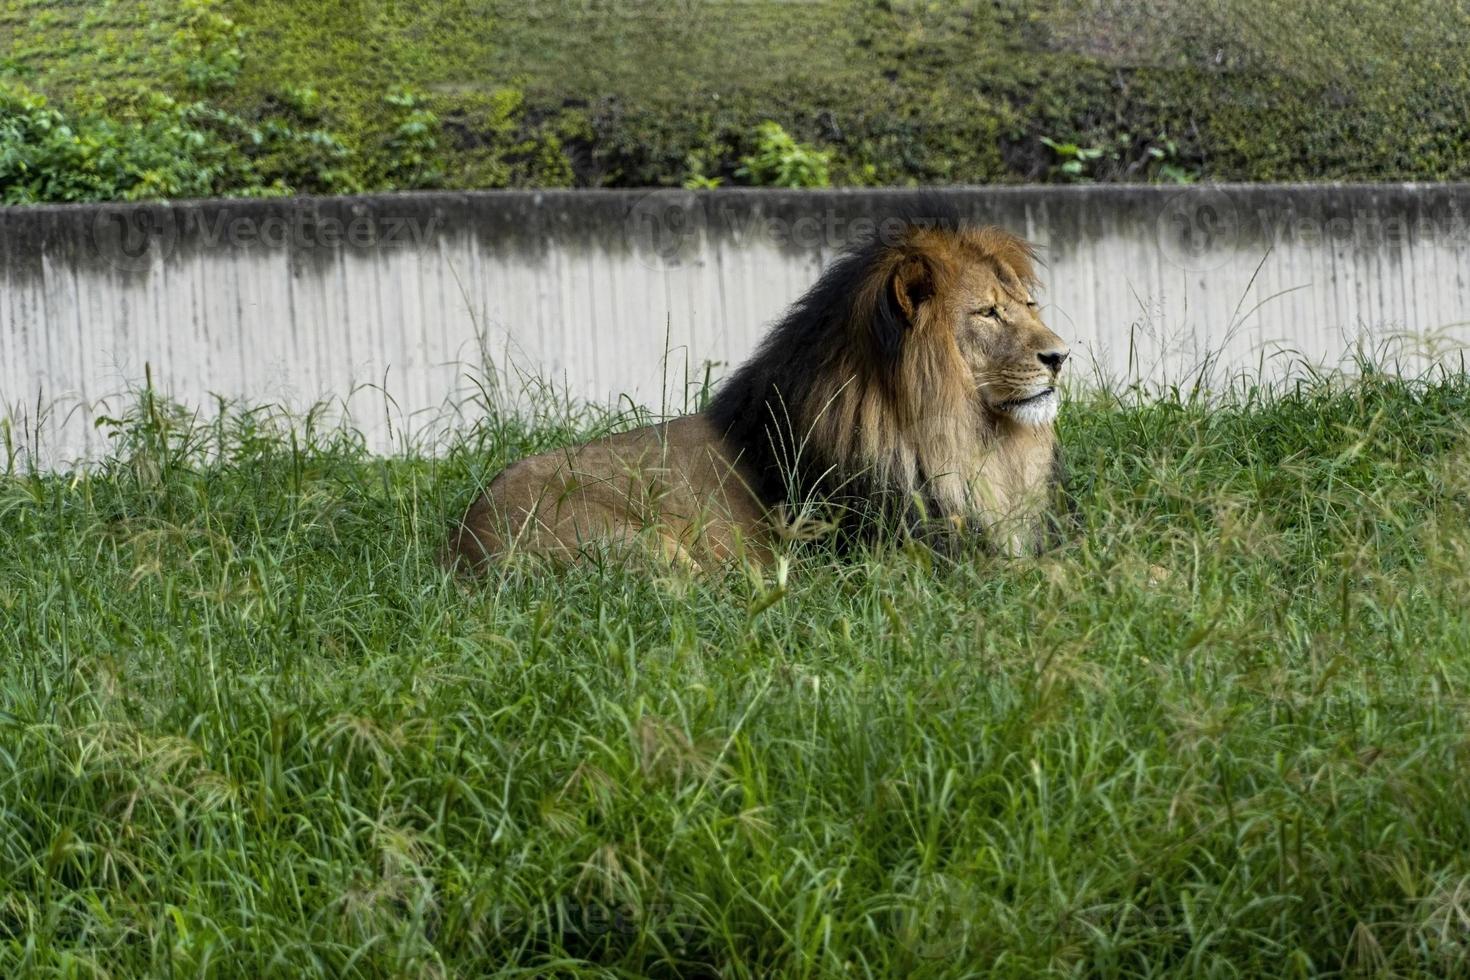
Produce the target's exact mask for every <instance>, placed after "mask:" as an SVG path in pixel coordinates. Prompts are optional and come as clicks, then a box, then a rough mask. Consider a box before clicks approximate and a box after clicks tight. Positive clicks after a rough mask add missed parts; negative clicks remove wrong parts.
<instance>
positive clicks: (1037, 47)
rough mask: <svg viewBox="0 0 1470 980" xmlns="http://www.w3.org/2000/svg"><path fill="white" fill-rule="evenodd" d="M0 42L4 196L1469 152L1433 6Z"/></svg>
mask: <svg viewBox="0 0 1470 980" xmlns="http://www.w3.org/2000/svg"><path fill="white" fill-rule="evenodd" d="M0 37H4V38H5V39H6V40H7V41H8V42H9V43H8V44H7V45H6V50H7V51H8V52H9V53H8V54H7V55H5V56H4V57H3V58H0V198H3V199H4V200H8V201H12V202H19V201H33V200H73V199H101V198H109V197H160V196H184V195H194V194H201V193H219V194H251V193H257V194H258V193H302V192H327V193H330V192H341V191H353V190H373V189H400V188H418V187H452V188H481V187H507V186H566V185H574V186H656V185H671V184H684V185H687V186H694V187H708V186H718V185H719V184H722V183H724V184H732V183H763V182H768V181H781V180H785V181H787V182H798V183H799V184H800V185H803V186H808V185H812V184H816V185H820V184H822V183H825V182H828V181H830V182H832V183H835V184H841V185H865V184H914V183H923V184H931V183H956V182H963V183H987V182H1008V181H1019V180H1056V181H1114V180H1161V181H1170V182H1176V181H1189V180H1196V179H1219V180H1291V179H1326V178H1331V179H1347V180H1396V179H1423V180H1440V179H1463V178H1466V177H1467V176H1470V133H1467V129H1466V127H1467V125H1470V124H1467V122H1466V120H1467V119H1470V8H1467V7H1465V6H1464V5H1463V4H1444V3H1440V2H1438V0H1320V2H1312V3H1305V2H1303V3H1296V4H1288V5H1285V6H1282V5H1279V4H1276V3H1274V2H1271V0H1221V2H1219V3H1212V4H1192V3H1185V2H1183V0H1177V2H1176V0H1170V2H1168V3H1165V4H1156V5H1141V4H1098V3H1094V2H1090V0H1038V2H1021V0H986V2H980V0H966V2H954V0H819V2H813V3H802V4H791V3H787V2H782V0H754V2H744V3H721V2H715V0H681V2H676V3H652V2H645V0H632V2H629V3H534V4H522V3H510V2H505V0H435V2H433V3H429V4H406V3H362V2H360V0H324V2H323V3H314V4H302V3H296V2H294V0H254V2H251V3H243V2H233V0H105V2H102V3H95V2H91V0H0ZM41 96H44V97H45V98H46V99H47V105H46V107H45V110H44V112H43V111H42V110H40V109H38V108H37V107H36V101H37V99H38V98H39V97H41ZM773 147H787V148H788V150H787V152H788V155H789V152H795V153H797V154H798V155H799V156H800V158H801V165H800V166H796V167H793V166H789V165H788V166H784V167H782V166H774V167H772V166H759V165H758V166H752V165H751V161H753V160H754V161H760V160H762V159H768V158H770V157H771V156H772V154H773V152H779V151H775V150H773Z"/></svg>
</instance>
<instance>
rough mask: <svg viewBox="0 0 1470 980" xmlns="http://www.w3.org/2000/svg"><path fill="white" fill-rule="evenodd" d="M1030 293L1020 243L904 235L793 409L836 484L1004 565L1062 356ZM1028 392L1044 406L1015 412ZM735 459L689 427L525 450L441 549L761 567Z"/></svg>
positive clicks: (1019, 535)
mask: <svg viewBox="0 0 1470 980" xmlns="http://www.w3.org/2000/svg"><path fill="white" fill-rule="evenodd" d="M1035 286H1036V275H1035V271H1034V267H1033V265H1032V251H1031V248H1030V246H1029V245H1027V244H1026V243H1025V242H1023V241H1021V240H1020V239H1018V238H1016V237H1014V236H1012V235H1010V234H1008V233H1007V232H1004V231H1002V230H1000V229H996V228H978V229H975V228H970V229H963V230H960V231H954V230H941V229H926V228H921V227H914V228H912V229H910V230H909V232H908V233H907V234H906V235H905V236H904V238H903V240H902V241H900V242H898V243H895V244H894V245H892V246H891V247H889V248H886V249H884V250H883V251H882V253H881V256H880V257H879V259H878V260H877V261H875V263H874V265H873V267H872V269H871V275H868V276H867V277H866V279H865V280H864V282H863V283H862V285H861V287H860V292H859V295H858V297H857V301H856V302H855V303H854V306H853V309H854V314H853V318H852V322H851V323H850V324H849V325H848V329H849V331H850V336H849V338H848V342H847V343H846V344H845V345H844V346H843V347H842V350H841V352H840V354H839V355H838V356H837V358H836V360H835V362H834V364H835V367H834V369H832V370H829V371H827V372H826V373H825V375H824V376H822V377H817V378H812V379H809V384H810V390H811V392H812V393H813V394H814V395H815V396H816V397H815V399H813V400H810V401H809V403H812V404H818V405H821V406H823V408H822V410H821V411H820V412H817V413H816V414H815V417H814V418H808V419H803V420H800V424H801V425H802V426H803V427H804V428H805V430H806V431H805V432H804V433H799V435H801V436H802V437H803V438H804V439H805V440H807V441H808V442H809V443H811V444H815V445H817V446H820V447H822V449H823V450H824V452H823V454H822V455H823V456H824V457H825V458H829V459H833V460H839V461H841V464H840V465H841V466H842V467H843V468H844V473H845V474H852V475H856V474H859V473H864V474H868V475H869V476H870V477H871V480H870V481H869V485H876V486H879V487H882V488H886V489H894V490H898V491H900V492H901V493H903V494H905V495H912V496H914V497H915V498H923V499H925V500H928V501H931V504H930V506H932V507H934V508H936V509H937V510H938V511H939V513H938V514H931V515H929V516H930V517H933V518H938V519H940V520H942V521H943V522H947V523H949V524H951V525H953V526H956V527H970V528H974V529H977V530H980V531H983V532H984V533H985V535H986V536H987V537H988V538H989V539H990V541H991V542H992V543H993V544H994V545H995V546H996V547H998V548H1000V549H1001V550H1003V551H1006V552H1008V553H1012V554H1022V553H1025V552H1028V551H1031V550H1034V548H1035V545H1036V542H1037V540H1038V536H1039V528H1040V523H1041V517H1042V515H1043V512H1044V509H1045V507H1046V505H1047V496H1048V494H1047V490H1048V488H1049V486H1050V483H1051V478H1052V467H1053V456H1054V450H1055V436H1054V434H1053V429H1052V425H1051V423H1050V416H1049V415H1046V414H1045V412H1053V413H1054V410H1055V401H1054V400H1051V399H1054V398H1055V397H1056V396H1055V395H1054V394H1053V395H1046V394H1045V392H1046V391H1048V390H1052V389H1054V386H1055V384H1056V380H1057V371H1058V370H1059V368H1060V360H1058V361H1057V362H1056V364H1055V365H1054V366H1048V365H1046V364H1044V363H1043V362H1042V360H1041V359H1040V358H1041V357H1042V356H1043V355H1047V356H1052V357H1057V356H1060V357H1061V358H1063V359H1064V358H1065V356H1066V355H1065V352H1066V346H1065V344H1064V343H1063V342H1062V341H1061V339H1060V338H1058V337H1057V336H1056V335H1055V334H1053V333H1052V332H1051V331H1050V330H1049V329H1047V327H1046V326H1045V325H1044V324H1043V323H1042V322H1041V320H1040V319H1039V317H1038V316H1037V314H1036V312H1035V304H1034V302H1033V300H1032V294H1031V290H1032V289H1033V288H1035ZM890 290H891V295H892V296H894V297H895V298H896V300H897V303H898V305H899V306H900V307H901V308H902V312H903V314H904V316H905V317H906V318H907V319H908V323H909V325H910V328H909V330H908V333H907V336H906V339H905V341H904V343H903V346H902V348H901V350H899V352H898V355H897V357H898V360H897V363H896V364H884V363H879V360H878V358H877V357H876V356H875V354H874V352H873V348H872V345H871V344H870V343H868V342H867V338H868V336H869V331H870V330H871V327H872V318H873V316H874V315H876V313H875V311H876V310H877V308H878V305H879V304H880V303H881V302H883V301H884V298H885V296H888V295H890V292H889V291H890ZM991 308H995V310H996V315H995V316H993V317H986V316H980V315H978V312H977V311H988V310H989V309H991ZM773 356H780V352H773ZM1037 392H1042V395H1041V396H1038V397H1039V400H1040V402H1041V403H1042V404H1044V406H1045V411H1043V410H1042V409H1039V408H1036V407H1035V406H1036V405H1037V402H1031V403H1029V405H1030V407H1028V408H1022V407H1020V406H1019V404H1018V400H1021V399H1025V398H1027V397H1029V396H1035V395H1036V393H1037ZM1033 410H1034V414H1033V415H1028V414H1027V413H1028V412H1033ZM1037 419H1040V420H1041V421H1037ZM745 463H746V460H744V459H742V458H741V452H740V451H739V449H738V447H735V446H732V445H730V444H729V442H728V441H727V439H726V437H725V436H724V435H723V434H722V433H720V432H717V431H715V429H714V427H713V426H712V425H711V424H710V422H709V420H708V419H707V418H706V417H705V416H704V415H690V416H685V417H683V418H679V419H675V420H673V421H671V422H667V423H662V424H659V425H653V426H646V427H643V428H639V429H635V430H633V431H631V432H625V433H621V434H619V435H615V436H610V437H608V438H606V439H601V440H598V441H596V442H593V443H589V444H587V445H584V446H580V447H575V448H571V449H567V450H563V451H558V452H552V453H545V454H542V455H538V456H533V457H530V458H528V459H524V460H521V461H520V462H518V463H515V464H513V465H512V466H511V467H509V468H508V469H506V470H505V471H504V472H503V473H501V474H500V476H498V477H497V478H496V479H495V480H494V481H492V482H491V484H490V485H489V487H488V488H487V489H486V491H485V493H484V494H483V495H482V496H481V497H480V498H479V500H477V501H476V502H475V504H474V505H473V506H472V507H471V508H470V510H469V512H468V513H467V514H466V516H465V518H464V520H463V522H462V523H461V526H460V527H459V528H458V529H457V530H456V532H455V534H454V535H453V536H452V539H451V542H450V545H451V548H450V554H451V556H452V557H455V558H458V559H460V560H464V561H466V562H468V563H469V564H470V565H471V566H478V565H480V564H482V563H483V562H484V561H485V560H486V559H492V558H496V557H499V556H501V555H503V554H505V553H506V552H509V551H513V550H521V551H526V552H531V553H536V554H543V555H549V556H553V557H562V558H572V557H575V556H577V555H578V554H581V553H582V550H583V548H584V546H585V545H587V544H590V543H594V542H596V543H607V542H611V543H613V544H615V545H616V544H624V543H633V542H637V543H639V544H640V546H641V547H645V548H648V549H650V550H652V551H653V552H654V553H658V554H662V555H663V556H664V557H666V558H669V559H671V560H673V561H675V562H677V563H680V564H687V565H691V566H694V567H698V568H709V567H712V566H715V565H718V564H722V563H725V562H729V561H731V560H732V559H738V558H741V557H743V558H746V559H749V560H752V561H755V562H757V563H764V562H766V561H768V560H769V558H770V557H771V555H772V553H773V548H774V545H775V543H776V540H777V538H778V537H779V534H780V529H779V528H778V527H777V526H776V524H777V523H778V520H777V518H776V515H775V514H773V513H771V512H769V511H768V510H767V508H766V507H765V506H764V505H763V504H762V502H761V500H760V499H759V498H758V497H757V495H756V493H755V492H753V491H752V489H751V488H752V487H753V486H755V485H756V480H755V475H754V474H752V473H751V472H749V471H747V470H746V469H745ZM844 473H839V474H838V475H839V476H841V475H844Z"/></svg>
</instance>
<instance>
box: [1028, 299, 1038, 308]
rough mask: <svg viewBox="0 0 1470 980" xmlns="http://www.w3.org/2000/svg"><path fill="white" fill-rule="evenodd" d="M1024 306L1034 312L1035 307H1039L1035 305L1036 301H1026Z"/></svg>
mask: <svg viewBox="0 0 1470 980" xmlns="http://www.w3.org/2000/svg"><path fill="white" fill-rule="evenodd" d="M1026 305H1027V306H1028V307H1030V308H1031V309H1033V310H1034V309H1036V307H1037V306H1038V305H1040V304H1038V303H1037V302H1036V300H1034V299H1028V300H1027V301H1026Z"/></svg>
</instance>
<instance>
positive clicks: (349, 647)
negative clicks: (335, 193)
mask: <svg viewBox="0 0 1470 980" xmlns="http://www.w3.org/2000/svg"><path fill="white" fill-rule="evenodd" d="M1467 416H1470V377H1467V376H1466V375H1464V374H1455V375H1448V376H1435V377H1431V378H1425V379H1421V380H1419V381H1413V382H1406V381H1398V380H1394V379H1392V378H1390V377H1386V376H1383V375H1379V374H1375V373H1372V372H1369V374H1368V375H1367V376H1366V377H1364V378H1362V379H1360V380H1357V381H1353V382H1328V381H1323V380H1315V381H1310V382H1304V383H1301V384H1292V385H1282V386H1278V387H1276V388H1274V389H1272V390H1269V391H1267V390H1263V389H1260V388H1247V387H1240V388H1238V389H1237V391H1236V392H1235V394H1234V395H1232V396H1230V397H1227V398H1225V399H1224V400H1223V401H1221V402H1219V403H1217V404H1216V405H1215V406H1214V407H1208V406H1206V405H1205V404H1203V403H1201V402H1198V401H1190V400H1187V399H1181V398H1178V397H1164V398H1162V399H1155V400H1138V399H1133V398H1122V399H1119V398H1114V397H1112V396H1106V395H1096V396H1088V397H1085V398H1082V399H1081V400H1074V401H1073V402H1072V403H1071V404H1069V405H1068V406H1067V408H1066V411H1065V414H1064V423H1063V435H1064V440H1065V443H1066V446H1067V450H1068V454H1069V456H1070V458H1071V462H1072V469H1073V472H1074V476H1075V478H1076V490H1077V495H1078V501H1079V506H1080V511H1081V519H1082V524H1083V527H1082V529H1081V530H1080V532H1079V533H1078V534H1077V535H1076V537H1075V538H1074V540H1073V542H1072V543H1071V544H1070V545H1069V546H1067V547H1066V548H1065V549H1063V550H1062V551H1060V552H1058V553H1056V554H1054V555H1051V556H1048V557H1046V558H1044V559H1041V560H1035V561H1007V560H1002V559H994V558H975V559H972V560H967V561H964V562H962V563H959V564H956V565H947V564H942V563H937V562H935V561H931V559H930V558H929V557H928V556H927V555H926V554H924V553H922V552H916V551H911V552H905V551H899V552H890V553H875V554H869V555H865V556H860V557H858V558H857V559H855V560H853V561H850V562H838V561H835V560H832V559H828V558H824V557H822V556H821V555H814V556H803V557H801V558H799V559H798V560H796V561H795V562H794V563H793V564H792V565H791V567H790V570H789V574H788V575H787V576H786V579H785V584H784V589H783V588H782V586H780V585H779V584H778V583H777V582H776V581H775V576H774V574H771V575H768V576H767V578H766V580H765V581H759V582H757V581H751V580H749V579H747V578H745V577H743V576H741V575H738V574H732V575H730V576H729V577H727V578H719V577H716V578H712V579H704V580H695V581H689V580H686V579H682V578H680V577H678V576H677V575H674V574H672V573H670V574H667V575H657V574H646V573H644V574H640V573H637V572H634V571H629V570H625V569H619V568H616V567H601V568H597V567H592V568H583V569H577V570H572V571H568V572H565V573H563V574H550V573H547V572H538V571H536V570H532V569H524V568H521V569H514V570H511V571H508V572H505V573H504V574H502V575H500V576H497V577H493V578H491V579H489V580H488V581H485V582H482V583H477V584H472V585H462V584H456V583H455V582H453V581H451V580H449V579H447V578H446V576H445V575H444V574H443V573H441V572H440V571H439V570H438V569H437V568H436V567H435V566H434V564H433V562H432V560H431V556H432V553H433V551H434V550H435V549H436V548H437V546H438V545H439V544H440V542H441V540H442V534H443V533H444V528H445V526H446V524H447V522H448V521H449V520H450V518H451V517H452V516H454V515H456V514H457V512H458V511H459V509H460V508H461V507H463V506H464V505H465V503H466V502H467V500H468V497H469V495H470V494H471V493H472V492H473V489H474V486H475V485H476V483H477V482H478V481H480V480H483V479H484V478H485V477H486V476H488V475H489V474H490V473H492V472H493V471H494V470H495V469H496V468H497V467H498V466H500V465H501V464H502V463H503V462H504V461H505V460H507V459H509V458H511V457H512V456H514V455H516V454H519V453H522V452H526V451H529V450H531V449H534V448H539V447H543V446H547V445H552V444H559V443H563V442H566V441H568V440H570V439H572V438H573V437H574V436H576V435H577V434H579V433H581V432H585V431H586V430H587V429H588V428H589V427H590V426H592V425H593V424H594V422H595V419H594V418H593V417H592V416H591V415H587V414H584V415H581V416H578V417H577V418H574V419H562V420H557V419H555V418H543V419H541V420H540V421H538V422H536V423H534V424H521V423H518V422H516V421H515V420H513V419H510V418H506V417H500V416H492V417H490V418H488V419H487V420H486V421H485V422H484V423H483V424H481V425H479V426H478V427H476V428H475V429H474V430H473V431H471V432H468V433H465V434H464V436H463V438H462V439H460V440H458V441H456V442H455V444H454V446H453V447H452V448H451V449H450V450H449V451H448V452H447V453H446V454H444V455H441V456H432V455H429V454H426V453H423V452H420V451H417V450H413V451H405V452H404V453H402V454H400V455H399V456H397V457H395V458H389V459H383V458H374V457H373V456H371V455H369V454H368V453H367V452H365V451H364V450H363V448H362V443H361V440H360V439H359V438H358V437H356V436H355V435H354V434H353V433H352V431H351V430H350V429H347V428H334V427H331V426H328V425H326V424H324V423H322V422H320V420H316V421H313V423H312V424H310V425H307V424H305V423H304V422H303V420H300V419H297V420H291V419H287V418H285V417H283V416H282V415H280V414H279V413H277V412H273V411H271V410H268V409H257V410H248V411H247V410H244V409H231V410H229V411H227V412H224V413H222V414H221V415H220V416H219V417H218V418H215V419H195V420H192V421H191V420H189V419H188V418H187V417H183V416H179V415H178V414H176V413H174V412H172V411H171V410H169V409H168V408H167V407H166V406H163V405H160V404H158V403H156V402H155V401H153V400H152V399H151V397H148V396H146V395H145V396H143V397H142V398H140V400H139V401H138V402H137V403H136V407H135V409H134V410H133V411H132V412H131V413H130V414H129V416H128V417H127V418H125V419H123V420H121V421H119V422H118V423H117V424H116V425H115V426H114V429H115V433H116V436H117V445H116V447H115V451H114V452H113V454H112V455H111V456H109V458H108V459H107V460H106V461H105V462H104V463H103V464H102V465H101V466H100V467H98V468H97V469H95V470H94V471H91V472H87V473H74V474H68V475H54V476H47V475H37V474H31V473H27V472H25V471H24V467H16V468H15V470H14V471H13V472H12V473H11V474H10V475H8V476H6V477H5V478H4V479H3V480H0V973H3V974H4V975H7V976H22V975H26V976H31V975H66V976H87V975H111V976H129V975H143V974H149V975H157V976H194V975H216V976H234V975H240V976H292V977H295V976H313V975H319V976H448V975H465V976H473V975H482V974H489V973H495V972H497V971H504V972H505V973H506V974H516V973H517V971H520V973H519V975H536V976H546V975H568V976H570V975H586V976H592V975H597V976H623V977H636V976H668V977H673V976H710V975H715V974H719V975H723V976H732V977H767V976H782V977H829V976H872V977H894V976H959V975H965V974H972V975H974V974H982V973H994V974H999V975H1014V976H1028V975H1034V974H1036V973H1050V974H1054V975H1080V976H1125V975H1126V976H1166V975H1168V976H1172V975H1178V974H1186V975H1207V976H1281V975H1308V974H1312V973H1316V972H1321V973H1327V974H1340V973H1348V974H1359V973H1367V974H1379V975H1400V976H1405V975H1422V976H1450V975H1455V974H1463V973H1465V972H1466V971H1467V970H1470V931H1467V918H1466V916H1467V910H1470V820H1467V819H1466V815H1467V813H1470V776H1467V773H1470V768H1467V762H1470V743H1467V740H1466V732H1467V729H1470V712H1467V702H1466V700H1465V696H1466V691H1467V690H1470V621H1467V617H1466V616H1465V614H1464V609H1465V604H1466V598H1467V595H1470V527H1467V524H1466V519H1467V516H1470V456H1467V449H1470V443H1467V441H1466V435H1465V431H1466V430H1465V424H1464V420H1465V419H1466V418H1467Z"/></svg>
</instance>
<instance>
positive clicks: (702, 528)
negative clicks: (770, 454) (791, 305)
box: [452, 415, 769, 568]
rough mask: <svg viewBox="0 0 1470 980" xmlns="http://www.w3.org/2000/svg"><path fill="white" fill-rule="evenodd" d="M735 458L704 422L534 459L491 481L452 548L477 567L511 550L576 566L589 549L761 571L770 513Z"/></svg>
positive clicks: (698, 418) (664, 426) (693, 419)
mask: <svg viewBox="0 0 1470 980" xmlns="http://www.w3.org/2000/svg"><path fill="white" fill-rule="evenodd" d="M734 456H735V454H733V453H731V452H729V451H728V449H727V448H726V446H725V445H724V440H723V439H721V437H720V435H719V433H717V432H716V431H715V430H714V429H713V428H712V427H711V426H710V424H709V420H708V419H707V418H706V417H705V416H703V415H686V416H684V417H682V418H678V419H674V420H672V421H670V422H662V423H659V424H657V425H645V426H641V427H639V428H637V429H633V430H631V431H628V432H620V433H618V434H616V435H612V436H608V437H606V438H603V439H598V440H596V441H594V442H589V443H587V444H585V445H582V446H576V447H573V448H570V449H565V450H556V451H553V452H549V453H542V454H540V455H537V456H529V457H527V458H525V459H522V460H520V461H519V462H517V463H514V464H512V465H511V466H509V467H508V468H507V469H505V470H504V471H503V472H502V473H501V474H500V475H499V476H497V477H496V478H495V479H494V480H492V481H491V483H490V485H489V486H488V487H487V488H486V489H485V493H484V494H483V495H482V496H481V497H480V498H479V500H477V501H476V502H475V504H474V506H473V507H471V508H470V511H469V513H468V514H466V515H465V519H464V521H463V522H462V526H461V528H460V531H459V533H458V534H457V535H456V536H455V538H454V540H453V541H452V546H453V549H454V552H455V554H456V555H458V556H460V557H463V558H467V559H469V560H470V561H471V562H472V563H473V562H474V561H475V560H477V559H480V558H482V557H483V556H493V555H499V554H504V553H505V552H507V551H509V550H511V549H518V550H521V551H525V552H530V553H534V554H544V555H548V556H553V557H558V558H572V557H574V556H575V555H576V554H578V553H579V552H580V551H581V550H582V549H583V548H584V546H586V545H592V544H597V545H611V546H613V547H628V546H631V547H635V548H639V549H644V548H646V549H648V550H651V551H653V552H655V553H657V554H660V555H662V556H663V557H665V558H668V559H670V560H672V561H675V562H676V563H679V564H686V565H693V566H698V567H700V568H708V567H710V566H712V565H718V564H722V563H725V562H728V561H730V560H732V559H736V558H740V557H749V558H750V559H752V560H754V561H757V562H762V561H764V560H765V559H766V557H767V556H768V552H769V548H768V542H767V540H766V537H765V533H764V520H763V519H764V513H765V509H764V507H762V505H761V503H760V501H759V500H758V499H757V498H756V497H755V495H754V494H753V493H752V492H751V491H750V490H749V488H748V487H747V482H746V480H745V479H744V477H743V475H742V473H741V472H740V467H739V466H738V463H737V462H736V460H735V458H734Z"/></svg>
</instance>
